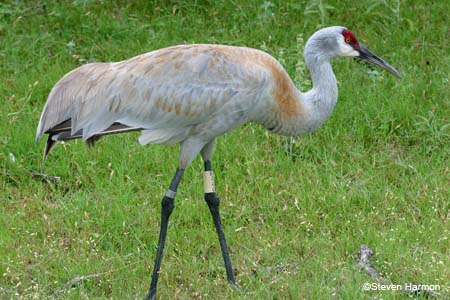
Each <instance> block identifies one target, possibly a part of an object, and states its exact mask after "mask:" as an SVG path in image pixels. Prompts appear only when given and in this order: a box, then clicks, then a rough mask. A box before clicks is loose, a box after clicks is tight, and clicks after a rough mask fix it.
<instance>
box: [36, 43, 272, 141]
mask: <svg viewBox="0 0 450 300" xmlns="http://www.w3.org/2000/svg"><path fill="white" fill-rule="evenodd" d="M263 56H264V57H266V56H267V55H266V54H263V53H262V52H259V51H256V50H250V49H247V48H238V47H227V46H215V45H195V46H194V45H185V46H176V47H170V48H165V49H161V50H157V51H153V52H150V53H146V54H143V55H140V56H137V57H134V58H132V59H129V60H127V61H122V62H117V63H93V64H87V65H84V66H81V67H79V68H77V69H75V70H73V71H71V72H70V73H68V74H67V75H65V76H64V77H63V78H62V79H61V80H60V81H59V82H58V83H57V84H56V85H55V87H54V88H53V89H52V91H51V93H50V95H49V97H48V99H47V103H46V105H45V107H44V110H43V113H42V115H41V119H40V122H39V125H38V128H37V132H36V139H39V137H40V136H41V135H42V134H43V133H45V132H47V131H49V130H50V129H51V130H52V131H53V132H54V133H53V134H56V130H57V129H58V128H60V127H61V129H60V130H62V128H63V125H62V124H61V123H63V122H65V121H66V120H68V119H70V120H71V132H70V134H69V133H66V132H65V130H64V135H61V136H59V137H58V139H59V138H62V137H63V136H66V135H69V136H72V137H74V136H76V135H78V134H82V138H83V139H84V140H88V139H89V138H91V137H93V136H96V135H98V134H100V133H102V132H105V131H107V130H108V128H109V127H110V126H111V124H113V123H115V122H116V123H117V122H118V123H121V124H124V125H126V126H128V127H132V128H142V129H145V130H144V131H143V133H142V135H141V137H140V139H139V141H140V142H141V143H149V142H154V143H176V142H180V141H182V140H183V139H185V138H186V137H187V135H188V134H189V133H192V128H193V127H195V126H196V125H199V124H203V123H205V122H207V121H208V120H211V119H212V118H213V117H214V116H215V115H217V114H219V113H223V111H222V108H223V107H226V106H227V103H228V102H230V101H237V100H234V99H241V98H242V99H244V98H245V99H250V100H251V101H254V99H252V97H253V98H254V97H255V95H258V94H259V93H260V91H261V88H262V86H261V85H262V84H265V83H266V82H267V81H266V80H265V79H264V78H265V75H266V73H265V70H264V68H263V67H261V63H260V62H259V60H262V58H261V57H263ZM249 60H254V61H253V62H252V63H248V61H249ZM240 96H241V97H240ZM242 99H241V100H240V101H242ZM252 103H253V102H252ZM242 105H244V104H242ZM249 106H250V105H249ZM55 126H56V127H55ZM58 126H59V127H58ZM64 128H65V127H64Z"/></svg>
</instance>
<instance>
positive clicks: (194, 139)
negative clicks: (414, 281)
mask: <svg viewBox="0 0 450 300" xmlns="http://www.w3.org/2000/svg"><path fill="white" fill-rule="evenodd" d="M338 56H349V57H357V58H359V59H361V60H364V61H366V62H369V63H372V64H375V65H378V66H380V67H382V68H384V69H386V70H387V71H389V72H391V73H392V74H394V75H396V76H398V77H401V76H400V73H399V72H398V71H397V70H395V69H394V68H393V67H392V66H390V65H389V64H388V63H386V62H385V61H384V60H382V59H381V58H379V57H377V56H376V55H375V54H373V53H372V52H370V51H369V50H368V49H367V48H365V47H364V46H363V45H361V44H360V43H359V42H358V41H357V39H356V38H355V36H354V34H353V33H352V32H351V31H349V30H348V29H347V28H345V27H340V26H334V27H328V28H324V29H321V30H319V31H317V32H315V33H314V34H313V35H312V37H311V38H310V39H309V40H308V42H307V43H306V46H305V60H306V64H307V66H308V68H309V70H310V72H311V76H312V82H313V88H312V89H311V90H310V91H308V92H306V93H301V92H300V91H299V90H297V89H296V87H295V86H294V84H293V82H292V80H291V79H290V78H289V75H288V74H287V73H286V71H285V70H284V68H283V67H282V66H281V64H280V63H279V62H278V61H277V60H275V59H274V58H273V57H272V56H270V55H268V54H266V53H264V52H262V51H259V50H255V49H250V48H244V47H232V46H222V45H205V44H198V45H180V46H174V47H169V48H164V49H160V50H156V51H152V52H149V53H146V54H142V55H139V56H136V57H133V58H131V59H129V60H125V61H121V62H113V63H91V64H87V65H84V66H81V67H79V68H77V69H75V70H73V71H71V72H69V73H68V74H67V75H65V76H64V77H63V78H62V79H61V80H59V81H58V83H57V84H56V85H55V86H54V87H53V89H52V91H51V93H50V95H49V97H48V99H47V103H46V104H45V107H44V110H43V112H42V115H41V118H40V122H39V125H38V127H37V133H36V141H38V140H39V137H40V136H41V135H42V134H44V133H46V134H48V140H47V145H46V148H45V151H44V157H46V156H47V154H48V153H49V151H50V150H51V148H52V146H53V145H54V144H55V142H57V141H65V140H70V139H77V138H82V139H83V140H84V141H86V142H87V143H89V144H93V143H94V142H95V141H96V140H97V139H98V138H100V137H101V136H103V135H107V134H115V133H122V132H128V131H134V130H139V131H142V134H141V136H140V137H139V142H140V143H141V144H148V143H161V144H175V143H180V144H181V150H180V156H179V164H178V168H177V170H176V173H175V176H174V177H173V180H172V182H171V183H170V186H169V189H168V190H167V193H166V194H165V196H164V197H163V199H162V208H161V224H160V236H159V243H158V248H157V254H156V258H155V264H154V269H153V275H152V281H151V285H150V289H149V292H148V294H147V299H154V298H155V295H156V286H157V281H158V274H159V270H160V266H161V260H162V255H163V249H164V243H165V239H166V233H167V226H168V222H169V217H170V214H171V213H172V210H173V209H174V199H175V195H176V192H177V188H178V185H179V183H180V180H181V178H182V176H183V172H184V170H185V169H186V168H187V167H189V165H190V164H191V162H192V160H193V159H194V158H195V157H196V156H197V155H198V154H199V153H200V154H201V156H202V158H203V160H204V165H205V172H204V187H205V200H206V203H207V204H208V207H209V209H210V212H211V215H212V218H213V221H214V225H215V228H216V231H217V234H218V238H219V243H220V248H221V251H222V256H223V260H224V263H225V269H226V273H227V278H228V281H229V282H230V283H231V284H232V285H235V279H234V275H233V269H232V266H231V261H230V257H229V254H228V248H227V244H226V241H225V236H224V233H223V230H222V225H221V219H220V214H219V198H218V196H217V194H216V192H215V189H214V179H213V178H214V177H213V171H212V167H211V158H212V155H213V152H214V141H215V138H216V137H217V136H219V135H221V134H223V133H225V132H227V131H230V130H232V129H234V128H236V127H238V126H241V125H243V124H245V123H247V122H255V123H258V124H261V125H262V126H264V127H265V128H267V129H269V130H271V131H273V132H275V133H278V134H282V135H289V136H298V135H301V134H303V133H305V132H310V131H313V130H315V129H317V128H318V127H319V126H320V125H322V123H324V122H325V120H326V119H327V118H328V117H329V116H330V114H331V113H332V111H333V108H334V106H335V104H336V102H337V98H338V89H337V84H336V78H335V75H334V73H333V70H332V68H331V65H330V60H331V59H332V58H334V57H338Z"/></svg>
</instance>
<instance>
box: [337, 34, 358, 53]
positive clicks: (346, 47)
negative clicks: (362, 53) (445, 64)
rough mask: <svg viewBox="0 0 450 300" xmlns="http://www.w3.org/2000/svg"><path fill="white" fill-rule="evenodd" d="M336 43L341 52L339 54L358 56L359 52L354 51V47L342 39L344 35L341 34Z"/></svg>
mask: <svg viewBox="0 0 450 300" xmlns="http://www.w3.org/2000/svg"><path fill="white" fill-rule="evenodd" d="M338 45H339V50H340V52H341V53H340V55H341V56H359V52H358V51H356V50H355V49H353V47H352V46H350V45H349V44H347V43H346V42H345V41H344V37H343V36H341V37H339V38H338Z"/></svg>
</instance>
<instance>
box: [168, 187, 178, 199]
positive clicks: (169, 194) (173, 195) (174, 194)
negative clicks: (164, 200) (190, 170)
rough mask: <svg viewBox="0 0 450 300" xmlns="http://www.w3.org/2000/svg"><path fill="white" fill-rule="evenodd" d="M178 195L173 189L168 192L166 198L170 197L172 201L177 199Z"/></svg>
mask: <svg viewBox="0 0 450 300" xmlns="http://www.w3.org/2000/svg"><path fill="white" fill-rule="evenodd" d="M176 195H177V192H174V191H172V190H171V189H169V190H167V193H166V197H169V198H171V199H175V196H176Z"/></svg>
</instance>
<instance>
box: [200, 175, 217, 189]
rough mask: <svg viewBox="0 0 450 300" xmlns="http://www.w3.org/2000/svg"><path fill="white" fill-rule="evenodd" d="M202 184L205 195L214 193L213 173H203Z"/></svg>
mask: <svg viewBox="0 0 450 300" xmlns="http://www.w3.org/2000/svg"><path fill="white" fill-rule="evenodd" d="M203 182H204V184H205V193H214V192H215V191H216V189H215V186H214V173H213V171H205V173H203Z"/></svg>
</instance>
